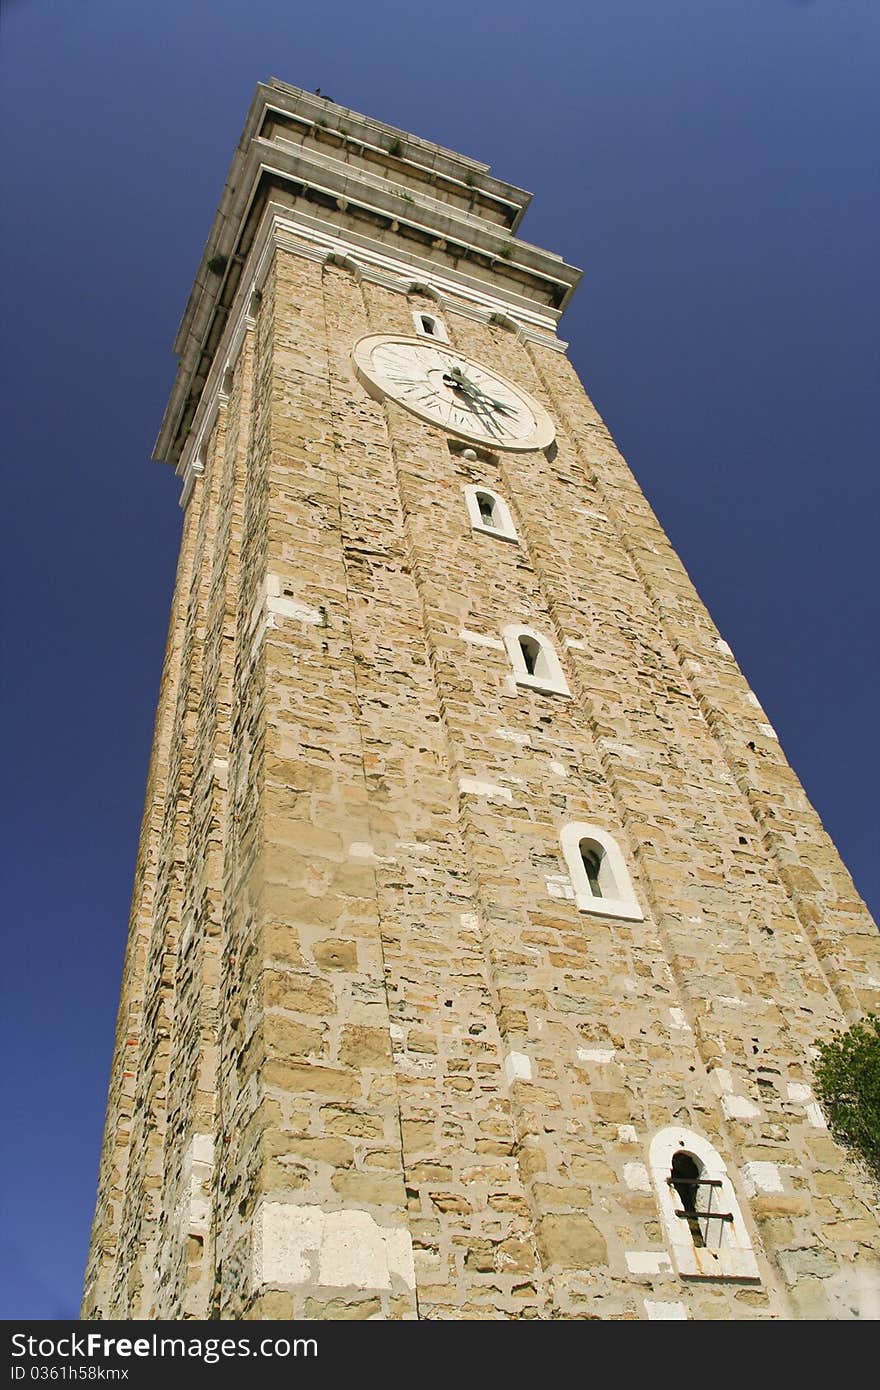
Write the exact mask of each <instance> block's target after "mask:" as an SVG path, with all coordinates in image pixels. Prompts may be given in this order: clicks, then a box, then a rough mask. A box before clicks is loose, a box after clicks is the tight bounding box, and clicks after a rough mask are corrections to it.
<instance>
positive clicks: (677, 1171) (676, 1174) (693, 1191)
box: [669, 1149, 706, 1249]
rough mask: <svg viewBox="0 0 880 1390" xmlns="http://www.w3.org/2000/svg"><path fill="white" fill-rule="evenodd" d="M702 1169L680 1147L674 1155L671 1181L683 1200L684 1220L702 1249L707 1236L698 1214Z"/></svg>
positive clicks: (695, 1243) (692, 1237)
mask: <svg viewBox="0 0 880 1390" xmlns="http://www.w3.org/2000/svg"><path fill="white" fill-rule="evenodd" d="M700 1172H701V1169H700V1167H699V1166H698V1164H697V1163H696V1161H695V1159H693V1158H692V1157H691V1155H690V1154H689V1153H685V1152H684V1151H683V1150H682V1149H679V1151H678V1153H677V1154H673V1156H672V1171H671V1173H670V1175H669V1181H670V1183H671V1184H672V1186H673V1187H674V1188H675V1190H676V1192H677V1193H678V1197H679V1201H680V1202H681V1206H682V1211H683V1212H684V1220H685V1221H687V1224H688V1230H689V1231H690V1233H691V1239H692V1240H693V1242H694V1245H696V1246H697V1247H698V1248H700V1249H702V1248H703V1247H704V1246H705V1244H706V1241H705V1238H704V1236H703V1231H702V1228H701V1226H700V1218H699V1216H698V1214H697V1211H698V1208H697V1193H698V1192H699V1183H700Z"/></svg>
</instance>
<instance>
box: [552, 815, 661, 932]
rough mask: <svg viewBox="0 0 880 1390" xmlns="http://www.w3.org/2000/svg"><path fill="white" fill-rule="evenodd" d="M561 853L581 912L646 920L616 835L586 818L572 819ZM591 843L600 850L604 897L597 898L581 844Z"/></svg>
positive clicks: (563, 835) (601, 881)
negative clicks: (582, 853) (590, 881)
mask: <svg viewBox="0 0 880 1390" xmlns="http://www.w3.org/2000/svg"><path fill="white" fill-rule="evenodd" d="M559 838H560V841H561V843H562V853H563V855H564V857H565V862H566V865H567V867H568V872H569V875H570V876H571V881H572V884H573V885H574V896H575V902H576V904H577V907H578V910H579V911H580V912H590V913H594V914H595V915H596V916H598V917H620V918H623V919H624V920H625V921H629V922H642V921H644V917H645V914H644V912H643V911H642V909H641V907H640V906H639V902H638V899H637V898H636V894H635V889H634V888H633V884H632V879H631V878H630V875H629V869H628V868H627V867H626V860H625V859H624V857H623V855H622V853H621V851H620V847H619V845H618V843H617V841H616V840H615V839H614V837H613V835H609V833H608V831H607V830H603V829H602V828H601V827H600V826H598V825H593V824H590V823H589V822H587V821H571V822H570V823H569V824H568V825H565V826H563V828H562V831H561V833H560V836H559ZM584 840H587V841H589V842H590V844H591V845H594V846H595V847H596V848H597V849H599V850H600V851H601V858H600V863H599V886H600V888H601V889H602V897H601V898H597V897H594V895H593V892H592V889H591V888H590V883H589V879H588V878H587V871H586V869H585V868H584V861H583V857H582V855H581V844H582V843H583V841H584Z"/></svg>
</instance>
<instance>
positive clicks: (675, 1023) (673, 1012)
mask: <svg viewBox="0 0 880 1390" xmlns="http://www.w3.org/2000/svg"><path fill="white" fill-rule="evenodd" d="M669 1018H670V1021H671V1023H672V1027H673V1028H679V1029H681V1031H682V1032H684V1033H690V1032H692V1031H693V1030H692V1028H691V1025H690V1024H689V1023H688V1021H687V1019H686V1018H685V1015H684V1010H683V1009H670V1010H669Z"/></svg>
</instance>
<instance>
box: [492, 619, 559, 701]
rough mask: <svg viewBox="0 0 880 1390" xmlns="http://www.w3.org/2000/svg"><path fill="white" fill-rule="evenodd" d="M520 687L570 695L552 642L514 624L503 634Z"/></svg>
mask: <svg viewBox="0 0 880 1390" xmlns="http://www.w3.org/2000/svg"><path fill="white" fill-rule="evenodd" d="M501 635H502V637H503V638H504V646H505V649H506V651H507V655H508V658H509V660H510V664H511V666H512V667H513V679H514V680H515V681H516V684H517V685H522V686H526V687H527V688H528V689H530V690H543V691H545V692H546V693H547V694H550V695H568V696H570V695H571V691H570V690H569V688H568V681H567V680H566V679H565V673H564V671H563V669H562V667H561V666H560V664H559V657H558V656H557V655H556V652H555V650H554V648H553V643H552V642H551V641H550V639H549V638H548V637H545V636H544V634H543V633H542V632H536V631H535V630H534V628H531V627H520V626H519V625H518V624H511V625H510V626H509V627H506V628H505V629H504V631H503V632H502V634H501Z"/></svg>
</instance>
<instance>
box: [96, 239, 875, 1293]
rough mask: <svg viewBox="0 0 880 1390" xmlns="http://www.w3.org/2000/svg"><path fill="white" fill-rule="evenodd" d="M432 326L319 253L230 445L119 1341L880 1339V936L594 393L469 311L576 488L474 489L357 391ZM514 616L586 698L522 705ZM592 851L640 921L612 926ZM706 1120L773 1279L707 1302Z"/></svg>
mask: <svg viewBox="0 0 880 1390" xmlns="http://www.w3.org/2000/svg"><path fill="white" fill-rule="evenodd" d="M417 308H424V309H426V310H428V311H430V312H436V305H435V304H434V303H433V301H431V300H428V299H422V298H420V296H419V295H417V294H411V295H409V296H404V295H401V294H399V293H395V292H392V291H391V290H390V289H386V288H383V287H382V286H380V285H377V284H373V283H366V282H361V281H359V280H358V279H357V278H356V276H355V275H354V274H353V273H352V272H351V270H349V269H345V268H342V267H339V266H333V265H322V264H321V263H320V261H319V260H316V259H315V260H313V259H307V258H302V257H298V256H294V255H292V254H290V253H288V252H282V251H278V252H277V253H276V256H275V259H274V263H273V268H272V271H271V273H270V275H269V277H268V278H267V280H266V282H265V284H264V285H263V288H262V297H261V300H260V302H259V305H258V310H257V314H256V324H255V327H254V328H253V329H252V330H251V331H250V332H249V333H248V334H247V337H246V341H245V347H244V349H243V351H242V354H241V356H240V358H239V361H238V363H237V365H236V369H235V375H234V379H233V383H232V390H231V393H230V394H229V397H228V400H224V401H223V403H222V405H221V408H220V411H219V412H218V417H217V423H216V425H215V427H214V430H213V432H212V436H211V439H210V440H209V442H208V447H207V449H206V453H205V473H204V476H203V477H201V478H199V479H198V480H197V482H196V485H195V490H194V493H193V496H192V498H191V500H190V502H189V505H188V511H187V519H186V525H185V535H184V547H183V551H182V559H181V570H180V576H179V580H178V589H177V592H176V597H175V609H174V615H173V618H172V630H171V637H170V638H169V652H168V656H167V658H166V673H165V677H164V682H163V694H162V697H161V701H160V716H159V721H158V723H157V737H156V748H155V751H154V759H153V764H152V771H151V782H150V788H149V791H148V810H147V813H146V814H145V822H144V837H143V840H142V850H141V858H140V860H139V867H138V880H137V885H136V900H135V907H134V908H133V919H132V920H133V926H132V935H131V945H130V948H129V957H128V961H127V965H126V977H125V983H124V992H123V1006H122V1011H121V1013H120V1032H119V1035H118V1040H117V1057H116V1061H115V1063H114V1068H115V1069H114V1078H113V1082H112V1085H111V1098H110V1104H109V1107H108V1127H107V1138H106V1140H105V1156H104V1165H105V1166H104V1168H103V1169H102V1178H101V1190H100V1200H99V1208H98V1214H97V1216H96V1224H95V1230H94V1235H93V1252H92V1262H91V1264H90V1275H89V1282H88V1284H87V1294H86V1300H85V1302H84V1305H83V1306H84V1315H90V1316H92V1315H103V1316H112V1315H114V1314H115V1315H124V1316H206V1315H208V1314H213V1315H215V1316H217V1315H219V1316H220V1317H225V1318H230V1317H247V1318H273V1317H329V1318H337V1317H338V1318H344V1317H392V1318H400V1317H402V1318H413V1317H428V1318H441V1319H443V1318H462V1317H463V1318H481V1317H489V1318H515V1317H557V1318H559V1317H561V1318H571V1317H575V1318H581V1317H600V1318H644V1317H670V1318H677V1317H685V1316H691V1317H695V1318H768V1317H769V1318H774V1317H776V1318H779V1317H783V1318H787V1317H821V1318H847V1317H853V1316H876V1315H877V1314H878V1312H880V1260H878V1239H877V1236H878V1231H877V1223H876V1217H875V1215H874V1214H872V1209H871V1196H870V1193H869V1192H868V1191H867V1190H866V1188H865V1187H864V1185H863V1184H862V1182H861V1180H860V1178H859V1175H858V1174H857V1173H856V1172H855V1171H854V1170H853V1168H852V1167H851V1166H850V1165H849V1164H848V1163H847V1161H846V1159H845V1158H844V1157H843V1155H842V1154H841V1153H840V1151H839V1150H838V1149H837V1147H836V1145H834V1143H833V1142H832V1140H831V1139H830V1137H829V1135H828V1133H827V1130H826V1129H825V1127H824V1120H823V1118H822V1116H821V1114H820V1112H819V1110H818V1107H817V1106H816V1105H815V1102H814V1100H813V1098H812V1094H811V1092H810V1089H809V1080H810V1057H811V1048H812V1046H813V1044H814V1043H815V1041H816V1039H817V1038H818V1037H822V1036H826V1035H827V1034H828V1033H829V1032H830V1031H831V1030H832V1029H833V1028H835V1027H839V1026H841V1024H842V1023H843V1021H844V1019H846V1018H853V1017H856V1016H858V1015H859V1014H861V1013H862V1012H863V1011H864V1010H866V1009H867V1008H869V1007H874V1008H878V1007H880V1000H878V998H877V990H878V988H880V986H878V983H877V982H878V979H880V950H878V937H877V933H876V929H875V928H874V926H873V923H871V921H870V918H869V917H868V915H867V913H866V912H865V910H864V907H863V905H862V904H861V903H860V901H859V899H858V897H857V895H856V894H855V891H854V889H853V887H852V884H851V881H850V879H849V876H848V874H847V873H846V870H845V868H844V867H843V865H842V864H841V862H840V860H839V858H838V856H837V854H836V852H835V851H834V849H833V846H832V845H831V844H830V841H829V840H828V838H827V836H826V835H825V834H824V831H823V830H822V828H821V825H820V823H819V821H818V818H817V817H816V815H815V812H814V811H813V810H812V808H811V807H810V805H809V803H808V802H807V800H806V797H805V796H804V793H803V791H802V789H801V788H800V786H799V784H798V782H797V779H796V778H795V776H794V773H793V772H792V771H791V769H790V768H789V767H788V765H787V763H786V762H785V759H784V756H783V754H782V752H781V749H780V747H779V744H778V741H777V740H776V739H775V736H774V735H773V731H772V730H770V728H769V725H768V724H767V722H766V716H765V715H764V714H763V712H762V711H761V710H760V707H759V706H758V705H757V702H756V700H755V698H754V696H753V695H752V694H751V692H750V691H749V689H748V687H747V685H746V683H745V681H744V680H743V677H742V675H741V673H740V672H739V670H738V668H737V667H736V664H735V661H734V660H733V657H732V656H731V655H730V653H729V649H727V648H726V646H725V644H724V643H723V642H722V641H721V639H720V638H719V636H718V633H717V632H716V630H715V628H714V626H713V625H712V623H711V620H710V619H709V617H708V614H707V613H706V612H705V609H704V608H703V607H702V605H701V604H700V602H699V599H698V597H697V595H696V594H695V592H694V590H693V587H692V585H691V584H690V581H689V580H688V578H687V575H686V573H685V571H684V569H683V567H682V566H681V564H680V562H679V561H678V559H677V557H676V556H675V554H674V552H673V551H672V550H671V547H670V546H669V543H668V541H667V540H666V538H665V536H664V535H663V532H662V530H661V528H660V527H659V525H658V523H657V522H656V519H655V518H654V517H653V514H652V513H651V511H650V508H649V507H648V505H647V503H646V502H645V500H644V498H643V496H642V494H641V492H640V491H639V489H638V487H637V485H636V483H635V481H634V479H633V477H632V475H631V474H630V472H629V470H628V469H627V467H626V465H625V463H624V462H623V460H622V459H621V458H620V455H619V454H618V453H617V451H616V450H615V449H614V446H613V443H612V442H611V440H610V437H609V435H608V433H607V431H606V430H605V428H604V426H603V425H602V422H601V421H600V420H599V418H598V416H597V414H596V412H595V410H594V408H593V407H592V405H591V403H590V401H589V400H588V398H587V397H586V395H585V394H584V392H583V388H582V387H581V386H580V383H579V382H578V381H577V378H576V377H575V375H574V373H573V372H572V370H571V368H570V366H569V364H568V362H567V361H566V359H565V358H564V356H562V355H561V354H558V353H556V352H553V351H550V350H545V349H542V348H541V347H538V346H534V345H531V344H527V343H523V342H520V341H518V340H517V337H516V335H515V333H514V332H512V331H511V330H510V329H508V328H506V327H501V326H499V325H493V324H489V325H487V324H484V323H480V322H476V321H474V319H473V318H471V317H467V316H465V315H458V314H455V313H452V312H447V311H444V317H445V322H446V326H447V328H448V330H449V335H450V339H451V341H452V343H453V345H454V346H455V347H456V348H457V349H458V350H459V351H460V352H462V353H463V354H466V355H468V356H471V357H474V358H477V359H479V360H481V361H483V362H484V363H486V365H487V366H489V367H490V368H495V369H496V370H498V371H500V372H502V373H503V374H504V375H506V376H508V377H510V378H511V379H512V380H514V381H516V382H518V383H519V384H520V385H521V386H523V387H524V388H525V389H526V390H527V391H529V392H530V393H531V394H532V395H534V396H535V397H536V398H537V399H538V400H539V401H540V402H541V403H542V404H543V405H544V406H545V407H546V409H547V410H548V411H549V412H550V413H551V415H552V416H553V418H554V420H555V422H556V425H557V441H556V448H555V449H550V450H548V451H547V452H545V453H525V454H499V455H496V456H492V455H490V454H488V453H487V452H486V451H483V450H479V451H476V452H477V457H471V458H466V457H465V456H464V454H463V452H462V449H461V447H459V446H451V445H450V441H448V440H447V438H446V437H445V435H444V434H443V433H442V432H441V431H439V430H437V429H434V428H432V427H430V426H428V425H426V424H424V423H423V422H421V421H419V420H418V419H416V418H415V417H413V416H412V415H410V414H409V413H408V412H406V411H404V410H403V409H401V408H400V407H398V406H396V405H394V404H392V403H380V402H377V401H375V400H373V399H372V398H371V397H370V396H368V394H367V393H366V391H365V390H364V389H363V387H362V386H361V385H360V384H359V383H358V381H357V380H356V378H355V375H354V370H353V366H352V362H351V349H352V346H353V344H354V342H355V341H356V339H357V338H358V337H359V336H361V335H362V334H364V333H367V332H389V333H410V332H411V331H412V318H411V313H412V310H413V309H417ZM474 483H476V484H480V483H482V484H486V485H488V486H490V487H491V488H493V489H494V490H496V491H497V492H498V493H500V494H501V495H502V496H503V497H504V498H505V500H506V501H507V502H508V504H509V506H510V508H511V511H512V514H513V518H514V522H515V525H516V528H517V533H518V536H519V540H518V542H517V543H516V544H510V543H506V542H502V541H499V540H498V539H496V538H494V537H492V536H490V535H485V534H480V533H479V532H476V531H473V530H472V529H471V525H470V521H469V518H468V513H467V509H466V507H465V501H464V495H463V488H464V486H465V485H467V484H474ZM510 623H523V624H525V625H528V626H529V627H532V628H535V629H537V630H538V631H540V632H541V633H543V634H544V635H545V636H546V637H547V638H549V639H550V640H551V641H552V643H553V645H554V648H555V650H556V652H557V654H558V656H559V658H560V660H561V662H562V665H563V668H564V671H565V674H566V677H567V680H568V683H569V687H570V690H571V696H570V698H567V697H565V696H562V695H559V694H547V693H541V692H537V691H533V690H527V689H524V688H522V687H518V686H516V685H515V684H513V682H512V681H511V671H510V667H509V662H508V658H507V655H506V652H505V650H504V647H503V643H502V641H501V633H502V629H503V628H504V627H505V626H506V625H507V624H510ZM573 821H589V822H592V823H595V824H597V825H600V826H602V827H603V829H605V830H607V831H608V832H609V833H610V834H611V835H613V836H614V838H615V840H616V841H617V843H618V844H619V845H620V847H621V849H622V851H623V853H624V856H625V859H626V862H627V864H628V866H629V869H630V872H631V874H632V877H633V882H634V886H635V891H636V894H637V897H638V900H639V902H640V904H641V907H642V908H643V910H644V913H645V920H644V921H642V922H632V921H620V920H611V919H609V918H607V917H605V918H603V917H601V916H597V915H594V914H592V913H584V912H581V911H579V910H578V908H577V906H576V904H575V902H574V900H573V895H572V890H571V886H570V883H569V881H568V876H567V870H566V865H565V862H564V859H563V857H562V852H561V847H560V833H561V830H562V828H563V827H564V826H565V825H566V824H568V823H570V822H573ZM153 884H157V885H158V887H157V889H156V890H155V891H154V889H153ZM140 1000H143V1001H144V1004H143V1006H141V1005H140V1003H139V1001H140ZM141 1007H143V1022H142V1024H140V1027H139V1026H138V1023H139V1018H140V1012H141ZM129 1054H131V1055H132V1056H136V1057H137V1059H138V1060H137V1062H136V1063H135V1064H134V1066H132V1063H131V1061H130V1060H129ZM124 1059H125V1060H124ZM123 1067H127V1069H128V1070H133V1071H134V1073H135V1075H134V1076H125V1077H123V1075H122V1070H121V1069H122V1068H123ZM671 1125H676V1126H681V1127H682V1128H687V1129H689V1130H692V1131H696V1132H697V1133H698V1134H699V1135H702V1136H703V1137H704V1138H705V1139H706V1140H708V1141H709V1142H711V1144H712V1145H714V1147H715V1149H716V1150H717V1152H718V1153H719V1154H720V1155H721V1157H722V1159H723V1160H724V1162H725V1163H726V1164H727V1167H728V1170H729V1171H730V1173H731V1175H732V1179H733V1183H734V1186H735V1188H736V1191H737V1194H738V1198H739V1202H740V1206H741V1207H742V1210H743V1216H744V1220H745V1223H746V1226H747V1228H748V1232H749V1234H750V1236H751V1240H752V1244H753V1246H754V1250H755V1254H756V1257H757V1260H758V1268H759V1272H760V1280H759V1281H751V1282H743V1281H739V1282H734V1281H730V1280H724V1279H717V1278H716V1279H711V1280H706V1281H690V1280H685V1279H682V1278H681V1277H680V1276H679V1275H677V1274H675V1273H674V1272H673V1265H672V1262H671V1259H670V1252H669V1247H668V1244H667V1240H666V1235H665V1233H664V1230H663V1226H662V1222H661V1219H660V1212H659V1209H658V1205H657V1200H656V1197H655V1195H654V1191H653V1190H652V1187H651V1183H650V1180H649V1175H648V1169H647V1156H648V1146H649V1144H650V1140H651V1137H652V1135H653V1134H654V1133H656V1132H657V1131H658V1130H661V1129H663V1128H665V1127H667V1126H671ZM154 1271H155V1273H154Z"/></svg>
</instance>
